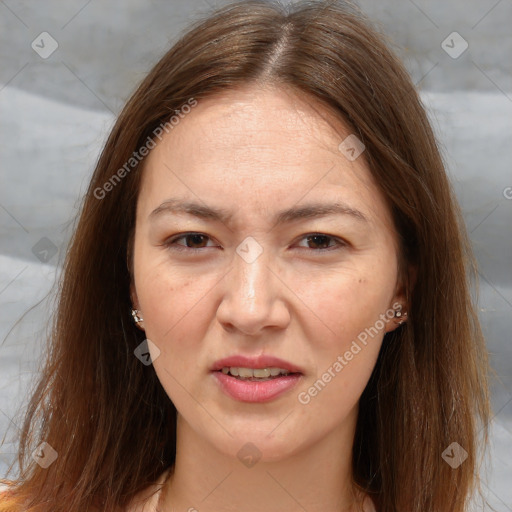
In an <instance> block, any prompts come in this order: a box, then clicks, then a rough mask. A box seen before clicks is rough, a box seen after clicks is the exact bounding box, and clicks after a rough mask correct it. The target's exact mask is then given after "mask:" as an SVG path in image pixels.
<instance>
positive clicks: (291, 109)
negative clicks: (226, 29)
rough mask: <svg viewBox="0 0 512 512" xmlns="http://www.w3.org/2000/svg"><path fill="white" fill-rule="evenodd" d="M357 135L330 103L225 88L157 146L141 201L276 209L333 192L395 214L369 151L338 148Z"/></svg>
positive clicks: (282, 92)
mask: <svg viewBox="0 0 512 512" xmlns="http://www.w3.org/2000/svg"><path fill="white" fill-rule="evenodd" d="M350 134H351V132H350V130H349V128H348V127H347V126H346V125H345V124H344V123H343V122H342V121H341V120H340V119H339V118H338V117H336V116H335V115H334V114H333V113H331V112H329V111H328V110H326V109H325V107H323V105H321V104H319V103H318V102H315V101H314V100H312V99H311V98H309V97H306V96H304V95H303V96H297V94H295V93H292V92H291V91H290V90H287V89H278V88H265V89H257V88H254V87H253V88H246V89H239V90H231V91H228V92H223V93H222V94H221V95H216V96H212V97H209V98H207V99H204V100H200V101H198V104H197V106H195V107H194V108H193V109H192V110H191V112H190V113H188V114H186V115H183V116H182V118H181V119H180V121H179V123H178V124H177V125H176V126H175V127H174V128H173V129H172V131H171V132H170V133H169V134H166V135H165V136H164V137H163V140H162V141H161V142H159V143H158V144H157V147H156V148H155V149H153V150H152V151H151V153H150V154H149V156H148V157H147V158H146V161H145V163H144V171H143V180H142V187H141V191H140V194H139V203H141V208H142V209H144V210H146V213H149V208H151V207H152V209H153V208H156V207H157V206H158V205H159V204H160V203H161V202H163V201H165V200H166V199H167V197H168V196H173V197H175V196H177V195H178V196H180V197H186V198H187V199H190V200H192V199H195V200H200V201H203V202H205V203H207V204H209V205H211V206H213V205H220V204H222V205H227V206H233V209H238V210H241V211H244V210H245V209H247V210H249V209H252V210H253V211H259V212H263V211H267V212H269V211H271V210H273V209H274V206H275V205H276V204H280V205H281V206H282V205H289V204H293V203H297V202H299V201H300V200H301V198H304V200H306V199H307V200H311V201H315V202H318V200H319V199H322V198H324V197H326V194H329V195H330V199H341V200H345V199H346V200H347V201H349V202H352V203H353V204H354V206H358V209H360V210H364V211H366V212H367V213H368V217H372V216H373V217H375V218H379V219H381V220H384V221H389V215H388V212H387V211H386V206H385V204H384V200H383V198H382V196H381V194H380V192H379V190H378V189H377V187H376V185H375V183H374V182H373V180H372V177H371V174H370V172H369V169H368V168H367V165H366V162H365V160H364V153H363V155H361V157H359V158H357V159H356V160H354V161H350V160H349V159H347V158H346V157H345V155H344V154H343V153H342V152H341V151H340V150H339V149H338V146H339V145H340V143H341V142H342V141H343V140H344V139H345V138H346V137H347V136H349V135H350ZM345 202H346V201H345ZM372 212H373V215H372Z"/></svg>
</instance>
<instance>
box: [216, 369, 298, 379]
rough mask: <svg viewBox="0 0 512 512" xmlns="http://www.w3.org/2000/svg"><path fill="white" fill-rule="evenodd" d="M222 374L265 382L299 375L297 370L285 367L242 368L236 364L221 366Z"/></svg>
mask: <svg viewBox="0 0 512 512" xmlns="http://www.w3.org/2000/svg"><path fill="white" fill-rule="evenodd" d="M217 371H220V372H222V373H223V374H224V375H230V376H231V377H235V378H236V379H238V380H245V381H251V382H265V381H267V380H274V379H279V378H281V377H283V376H286V375H299V372H290V370H287V369H285V368H277V367H275V366H271V367H270V368H243V367H236V366H223V367H222V369H221V370H217Z"/></svg>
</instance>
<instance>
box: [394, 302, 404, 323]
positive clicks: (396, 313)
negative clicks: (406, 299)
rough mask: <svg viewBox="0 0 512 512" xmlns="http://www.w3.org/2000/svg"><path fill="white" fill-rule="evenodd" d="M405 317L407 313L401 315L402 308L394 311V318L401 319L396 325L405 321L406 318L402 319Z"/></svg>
mask: <svg viewBox="0 0 512 512" xmlns="http://www.w3.org/2000/svg"><path fill="white" fill-rule="evenodd" d="M406 316H407V311H404V312H403V313H402V306H401V305H400V309H398V310H396V311H395V318H401V320H400V321H399V322H398V325H402V324H403V323H404V322H406V321H407V318H402V317H406Z"/></svg>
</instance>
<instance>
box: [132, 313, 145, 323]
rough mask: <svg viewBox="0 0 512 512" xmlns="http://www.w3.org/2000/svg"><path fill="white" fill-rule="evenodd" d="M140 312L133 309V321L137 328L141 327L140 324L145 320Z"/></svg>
mask: <svg viewBox="0 0 512 512" xmlns="http://www.w3.org/2000/svg"><path fill="white" fill-rule="evenodd" d="M139 313H140V311H139V310H138V309H132V317H133V321H134V322H135V324H136V325H137V327H140V325H139V324H140V323H141V322H143V321H144V319H143V318H142V317H141V316H140V314H139Z"/></svg>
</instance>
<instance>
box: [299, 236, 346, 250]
mask: <svg viewBox="0 0 512 512" xmlns="http://www.w3.org/2000/svg"><path fill="white" fill-rule="evenodd" d="M302 240H306V242H307V244H308V247H307V248H308V249H314V250H316V251H328V250H332V249H335V248H336V247H338V246H344V245H346V244H345V243H344V242H342V241H341V240H338V239H336V238H334V237H332V236H330V235H324V234H322V233H312V234H309V235H305V236H304V237H303V239H302ZM301 247H304V246H301Z"/></svg>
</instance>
